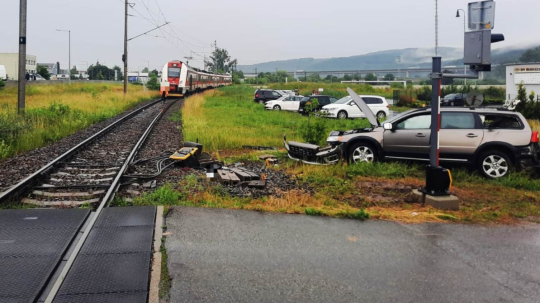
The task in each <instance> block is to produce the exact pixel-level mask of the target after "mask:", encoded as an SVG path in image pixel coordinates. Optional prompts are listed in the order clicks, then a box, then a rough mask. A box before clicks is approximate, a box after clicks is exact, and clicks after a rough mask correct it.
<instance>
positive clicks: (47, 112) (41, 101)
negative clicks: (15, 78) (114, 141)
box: [0, 83, 158, 160]
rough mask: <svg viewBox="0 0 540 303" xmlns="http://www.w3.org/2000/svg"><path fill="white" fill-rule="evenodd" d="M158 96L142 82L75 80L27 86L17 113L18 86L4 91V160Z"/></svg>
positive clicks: (0, 133) (0, 155) (0, 120)
mask: <svg viewBox="0 0 540 303" xmlns="http://www.w3.org/2000/svg"><path fill="white" fill-rule="evenodd" d="M156 97H158V93H157V92H151V91H147V92H144V91H143V88H142V87H141V86H129V91H128V94H127V95H125V96H124V94H123V88H122V85H121V84H102V83H101V84H97V83H74V84H71V85H68V84H62V85H43V86H41V85H39V86H38V85H34V86H27V91H26V112H25V115H23V116H19V115H17V107H16V106H17V88H16V87H9V88H5V89H4V90H2V91H0V160H1V159H4V158H7V157H10V156H13V155H16V154H19V153H22V152H25V151H28V150H32V149H35V148H39V147H42V146H46V145H48V144H50V143H52V142H54V141H57V140H59V139H61V138H63V137H66V136H69V135H71V134H73V133H75V132H77V131H79V130H81V129H84V128H86V127H88V126H89V125H92V124H94V123H96V122H99V121H103V120H105V119H108V118H111V117H114V116H116V115H118V114H119V113H121V112H123V111H126V110H127V109H129V108H132V107H133V106H135V105H137V104H138V103H140V102H142V101H145V100H149V99H152V98H156Z"/></svg>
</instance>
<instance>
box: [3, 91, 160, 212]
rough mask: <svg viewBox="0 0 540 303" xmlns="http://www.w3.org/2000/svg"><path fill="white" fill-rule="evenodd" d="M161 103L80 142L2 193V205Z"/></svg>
mask: <svg viewBox="0 0 540 303" xmlns="http://www.w3.org/2000/svg"><path fill="white" fill-rule="evenodd" d="M159 102H161V100H155V101H153V102H151V103H149V104H147V105H145V106H143V107H141V108H139V109H137V110H135V111H133V112H131V113H129V114H127V115H125V116H124V117H122V118H120V119H118V120H117V121H115V122H113V123H112V124H111V125H109V126H107V127H105V128H103V129H102V130H100V131H99V132H97V133H95V134H94V135H92V136H91V137H89V138H87V139H85V140H84V141H82V142H80V143H79V144H77V145H75V146H74V147H72V148H71V149H70V150H68V151H67V152H65V153H63V154H62V155H60V156H59V157H57V158H56V159H54V160H52V161H51V162H49V163H47V164H45V165H44V166H43V167H41V168H40V169H39V170H37V171H36V172H34V173H33V174H31V175H30V176H28V177H26V178H25V179H23V180H22V181H19V183H17V184H15V185H13V186H12V187H11V188H9V189H8V190H6V191H4V192H2V193H0V203H3V202H6V201H7V200H9V199H10V198H13V197H15V196H17V195H18V194H20V193H21V192H22V191H23V190H25V189H26V188H27V187H29V186H30V185H32V183H34V181H37V180H38V179H39V178H41V177H43V176H44V175H45V174H46V173H47V172H48V171H49V170H51V169H52V168H54V167H55V166H56V165H58V164H61V162H63V161H64V160H67V159H69V157H71V156H72V155H74V154H75V153H77V152H78V151H79V150H81V149H82V148H84V147H86V146H87V145H88V144H90V143H92V142H93V141H94V140H96V139H98V138H99V137H101V136H103V135H104V134H106V133H108V132H110V131H111V130H112V129H114V128H115V127H116V126H118V125H120V124H122V123H123V122H125V121H126V120H129V119H130V118H132V117H133V116H135V115H137V114H139V113H140V112H142V111H144V110H145V109H147V108H149V107H151V106H153V105H155V104H157V103H159Z"/></svg>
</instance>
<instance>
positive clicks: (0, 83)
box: [0, 79, 6, 90]
mask: <svg viewBox="0 0 540 303" xmlns="http://www.w3.org/2000/svg"><path fill="white" fill-rule="evenodd" d="M4 86H6V83H5V82H4V80H3V79H0V90H3V89H4Z"/></svg>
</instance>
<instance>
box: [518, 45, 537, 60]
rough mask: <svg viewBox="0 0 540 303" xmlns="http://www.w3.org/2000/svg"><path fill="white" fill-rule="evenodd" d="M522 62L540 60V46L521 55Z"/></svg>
mask: <svg viewBox="0 0 540 303" xmlns="http://www.w3.org/2000/svg"><path fill="white" fill-rule="evenodd" d="M519 61H521V62H539V61H540V46H538V47H535V48H531V49H529V50H527V51H526V52H524V53H523V55H521V57H520V58H519Z"/></svg>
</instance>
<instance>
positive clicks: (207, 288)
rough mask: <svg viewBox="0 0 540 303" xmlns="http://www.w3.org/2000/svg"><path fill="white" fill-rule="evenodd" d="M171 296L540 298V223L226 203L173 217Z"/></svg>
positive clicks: (214, 299)
mask: <svg viewBox="0 0 540 303" xmlns="http://www.w3.org/2000/svg"><path fill="white" fill-rule="evenodd" d="M167 228H168V232H170V233H171V234H170V235H169V236H168V237H167V241H166V247H167V252H168V256H169V259H168V262H169V263H168V265H169V271H170V275H171V277H172V279H173V280H172V289H171V298H170V302H415V303H418V302H540V226H537V225H535V226H527V227H495V228H493V227H491V228H488V227H481V226H464V225H453V224H422V225H404V224H399V223H393V222H384V221H375V220H373V221H367V222H359V221H354V220H346V219H330V218H318V217H310V216H303V215H283V214H269V213H258V212H251V211H234V210H221V209H194V208H175V209H173V210H172V213H171V214H170V215H169V217H168V218H167Z"/></svg>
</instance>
